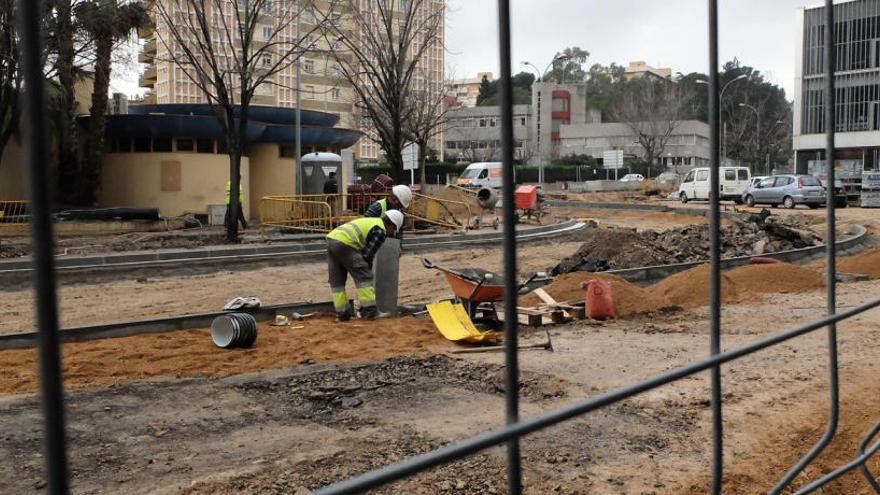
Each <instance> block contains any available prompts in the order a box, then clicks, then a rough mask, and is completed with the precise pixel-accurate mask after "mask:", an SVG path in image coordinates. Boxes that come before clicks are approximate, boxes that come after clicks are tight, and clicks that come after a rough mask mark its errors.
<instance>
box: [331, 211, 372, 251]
mask: <svg viewBox="0 0 880 495" xmlns="http://www.w3.org/2000/svg"><path fill="white" fill-rule="evenodd" d="M373 227H380V228H381V229H382V230H385V222H384V221H383V220H382V219H381V218H368V217H364V218H356V219H354V220H352V221H350V222H348V223H345V224H342V225H340V226H339V227H336V228H335V229H333V231H332V232H330V233H329V234H327V239H333V240H334V241H339V242H341V243H343V244H345V245H346V246H348V247H351V248H354V249H357V250H358V251H360V250H362V249H364V248H365V247H366V246H367V235H368V234H369V233H370V231H371V230H373Z"/></svg>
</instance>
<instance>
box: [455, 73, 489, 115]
mask: <svg viewBox="0 0 880 495" xmlns="http://www.w3.org/2000/svg"><path fill="white" fill-rule="evenodd" d="M483 81H492V73H491V72H477V77H474V78H470V79H455V80H453V81H451V82H450V83H449V87H448V89H447V94H448V95H450V96H453V97H455V100H456V102H457V103H458V105H459V106H462V107H475V106H477V96H479V94H480V85H482V84H483Z"/></svg>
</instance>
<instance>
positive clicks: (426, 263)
mask: <svg viewBox="0 0 880 495" xmlns="http://www.w3.org/2000/svg"><path fill="white" fill-rule="evenodd" d="M422 266H424V267H425V268H428V269H431V268H437V265H435V264H434V263H432V262H431V260H429V259H428V258H422Z"/></svg>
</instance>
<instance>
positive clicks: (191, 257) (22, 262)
mask: <svg viewBox="0 0 880 495" xmlns="http://www.w3.org/2000/svg"><path fill="white" fill-rule="evenodd" d="M583 227H584V224H583V223H581V222H577V221H574V220H569V221H566V222H562V223H557V224H552V225H542V226H539V227H535V228H530V229H525V230H520V231H518V232H517V240H519V241H528V240H532V239H540V238H548V237H553V236H555V235H561V234H566V233H569V232H572V231H575V230H578V229H581V228H583ZM502 239H503V232H502V231H493V232H486V233H478V234H473V235H467V234H459V235H444V236H425V237H414V236H413V237H412V238H411V239H407V240H406V241H405V242H404V244H403V246H404V249H405V250H406V251H408V252H426V251H430V250H432V249H446V248H449V247H450V246H459V245H460V246H469V245H475V244H492V243H499V242H501V241H502ZM325 251H326V245H325V244H324V242H323V240H322V241H320V242H313V243H285V244H276V245H267V246H232V247H222V248H209V249H195V250H182V249H178V250H169V251H159V252H144V253H121V254H107V255H97V256H81V257H58V258H56V259H55V263H56V271H57V272H59V273H65V272H68V273H76V272H83V271H93V270H113V269H134V268H151V267H169V266H185V265H190V264H192V265H196V264H198V265H208V264H235V265H239V264H241V263H246V262H259V261H270V260H283V259H298V260H306V259H308V260H311V259H323V258H324V254H325ZM30 272H31V260H30V259H29V258H27V259H16V260H10V261H0V280H2V278H3V277H4V276H12V277H14V276H18V277H19V278H20V277H21V276H27V275H30Z"/></svg>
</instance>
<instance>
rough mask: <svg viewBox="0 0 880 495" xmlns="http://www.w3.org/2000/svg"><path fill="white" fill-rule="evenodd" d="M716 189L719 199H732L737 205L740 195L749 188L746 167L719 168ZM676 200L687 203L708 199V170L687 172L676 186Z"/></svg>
mask: <svg viewBox="0 0 880 495" xmlns="http://www.w3.org/2000/svg"><path fill="white" fill-rule="evenodd" d="M719 174H720V175H719V177H718V189H719V193H720V194H719V196H720V198H721V199H732V200H734V201H736V202H737V203H739V202H740V201H742V194H743V192H745V190H746V188H748V187H749V179H750V177H751V174H750V173H749V169H748V167H721V169H720V170H719ZM678 199H679V200H680V201H681V202H682V203H687V202H688V201H691V200H693V199H709V168H708V167H700V168H695V169H693V170H691V171H690V172H688V174H687V175H686V176H685V178H684V180H683V181H682V182H681V185H680V186H678Z"/></svg>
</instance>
